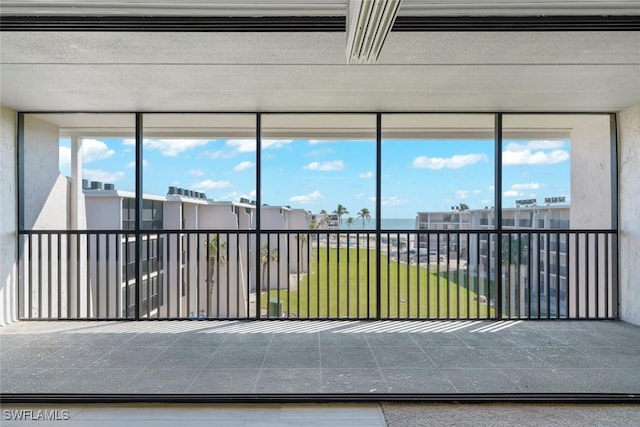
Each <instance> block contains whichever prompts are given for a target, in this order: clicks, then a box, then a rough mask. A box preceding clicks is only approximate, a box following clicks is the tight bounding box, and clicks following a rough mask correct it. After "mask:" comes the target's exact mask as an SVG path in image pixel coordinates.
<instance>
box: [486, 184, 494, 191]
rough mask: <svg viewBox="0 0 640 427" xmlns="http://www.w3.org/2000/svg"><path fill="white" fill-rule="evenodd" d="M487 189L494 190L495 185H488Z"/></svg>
mask: <svg viewBox="0 0 640 427" xmlns="http://www.w3.org/2000/svg"><path fill="white" fill-rule="evenodd" d="M488 190H489V191H495V190H496V186H495V185H490V186H489V187H488Z"/></svg>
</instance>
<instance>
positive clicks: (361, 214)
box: [358, 208, 371, 230]
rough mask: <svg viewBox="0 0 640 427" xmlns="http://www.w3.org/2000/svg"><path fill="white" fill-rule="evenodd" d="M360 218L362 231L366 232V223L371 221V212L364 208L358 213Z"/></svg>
mask: <svg viewBox="0 0 640 427" xmlns="http://www.w3.org/2000/svg"><path fill="white" fill-rule="evenodd" d="M358 218H362V229H363V230H364V222H365V221H367V222H369V221H371V212H369V209H367V208H362V209H360V211H358Z"/></svg>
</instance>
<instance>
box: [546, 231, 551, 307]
mask: <svg viewBox="0 0 640 427" xmlns="http://www.w3.org/2000/svg"><path fill="white" fill-rule="evenodd" d="M545 236H546V239H547V245H546V251H545V257H546V270H545V276H546V279H545V290H546V293H547V319H550V318H551V233H549V232H548V231H547V232H546V233H545Z"/></svg>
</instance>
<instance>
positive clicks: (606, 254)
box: [567, 233, 609, 319]
mask: <svg viewBox="0 0 640 427" xmlns="http://www.w3.org/2000/svg"><path fill="white" fill-rule="evenodd" d="M604 239H605V242H604V317H605V319H608V318H609V234H608V233H605V234H604ZM567 283H568V282H567Z"/></svg>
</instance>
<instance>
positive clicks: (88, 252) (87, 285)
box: [85, 232, 91, 319]
mask: <svg viewBox="0 0 640 427" xmlns="http://www.w3.org/2000/svg"><path fill="white" fill-rule="evenodd" d="M86 237H87V239H86V244H85V250H86V262H87V266H86V269H87V282H86V283H85V290H86V293H87V294H86V297H87V298H86V304H87V319H89V318H91V292H90V291H91V268H90V266H91V246H90V245H91V234H89V232H87V233H86Z"/></svg>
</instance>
